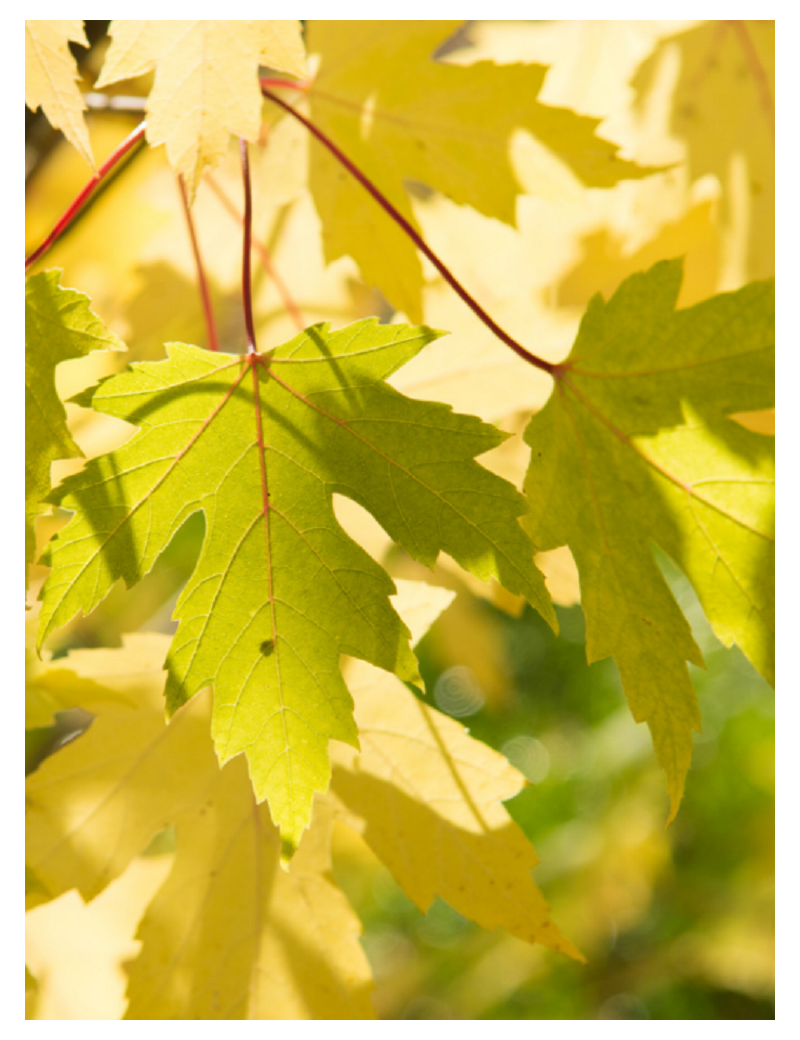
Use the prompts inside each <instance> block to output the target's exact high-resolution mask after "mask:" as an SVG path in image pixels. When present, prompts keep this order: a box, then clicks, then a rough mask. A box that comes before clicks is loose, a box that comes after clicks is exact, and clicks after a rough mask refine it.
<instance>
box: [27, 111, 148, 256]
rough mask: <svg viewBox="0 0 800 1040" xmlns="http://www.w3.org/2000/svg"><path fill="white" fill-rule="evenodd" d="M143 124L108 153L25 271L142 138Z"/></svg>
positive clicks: (45, 250) (67, 225)
mask: <svg viewBox="0 0 800 1040" xmlns="http://www.w3.org/2000/svg"><path fill="white" fill-rule="evenodd" d="M144 131H145V124H144V123H140V124H139V125H138V126H137V127H136V129H135V130H134V131H133V132H132V133H131V134H129V135H128V136H127V137H126V138H125V140H124V141H123V142H122V144H120V145H117V147H116V148H115V149H114V151H113V152H112V153H111V155H109V157H108V158H107V159H106V161H105V162H104V163H102V165H100V166H99V167H98V169H97V173H95V175H94V176H93V177H92V178H91V180H90V181H89V182H88V183H87V184H86V186H85V187H84V188H83V190H82V191H81V192H80V194H79V195H78V196H77V197H76V198H75V199H74V200H73V201H72V202H71V203H70V205H69V206H68V207H67V209H66V210H65V212H64V214H63V215H62V216H61V218H60V219H59V220H58V222H57V223H56V225H55V227H54V228H53V230H52V231H51V232H50V234H49V235H48V236H47V238H46V239H45V240H44V242H42V244H41V245H40V246H39V247H38V248H36V249H34V251H33V252H32V253H31V255H30V256H29V257H27V258H26V260H25V270H26V271H27V270H28V268H29V267H30V266H31V264H34V263H36V261H37V260H38V259H39V257H41V256H44V254H45V253H46V252H47V250H48V249H49V248H50V247H51V246H52V245H53V243H54V242H55V241H56V240H57V239H58V238H60V236H61V235H62V234H63V233H64V231H65V230H66V229H67V228H68V227H69V225H70V224H71V223H72V221H73V220H74V219H75V216H76V215H77V213H78V212H79V211H80V210H81V209H82V208H83V206H84V205H85V204H86V201H87V200H88V198H89V196H90V195H91V194H92V193H93V192H94V190H95V188H96V187H97V186H98V184H100V182H101V181H102V180H103V178H104V177H105V176H106V175H107V174H108V173H109V171H110V170H112V169H113V168H114V167H115V166H116V165H117V163H118V162H119V161H120V159H122V158H123V157H124V156H125V155H127V154H128V152H129V151H130V150H131V149H132V148H134V147H135V146H136V145H137V144H138V143H139V142H140V141H141V140H142V139H143V138H144Z"/></svg>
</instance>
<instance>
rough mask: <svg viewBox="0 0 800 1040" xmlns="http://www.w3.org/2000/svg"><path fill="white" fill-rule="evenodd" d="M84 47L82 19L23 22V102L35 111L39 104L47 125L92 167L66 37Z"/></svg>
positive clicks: (84, 105)
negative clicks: (61, 135) (62, 135)
mask: <svg viewBox="0 0 800 1040" xmlns="http://www.w3.org/2000/svg"><path fill="white" fill-rule="evenodd" d="M70 40H72V41H73V42H74V43H79V44H81V46H83V47H88V46H89V42H88V40H87V39H86V36H85V34H84V31H83V22H82V21H81V20H80V19H76V20H74V21H56V20H54V21H32V22H28V21H26V22H25V104H26V105H27V106H28V108H29V109H31V111H32V112H35V111H36V109H37V108H38V107H39V105H41V106H42V111H43V112H44V114H45V115H46V116H47V118H48V120H49V122H50V125H51V126H52V127H54V128H55V129H56V130H63V132H64V136H65V137H66V138H67V140H68V141H69V142H70V144H72V145H74V146H75V147H76V148H77V149H78V151H79V152H80V153H81V155H82V156H83V158H84V159H85V160H86V161H87V163H88V164H89V165H90V166H91V167H92V168H93V169H94V159H93V157H92V145H91V143H90V141H89V131H88V130H87V129H86V122H85V121H84V118H83V113H84V111H85V109H86V103H85V102H84V100H83V95H82V94H81V92H80V90H79V89H78V85H77V83H76V82H75V81H76V80H77V79H79V78H80V77H79V75H78V67H77V65H76V63H75V59H74V58H73V57H72V55H71V54H70V52H69V41H70Z"/></svg>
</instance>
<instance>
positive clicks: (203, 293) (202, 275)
mask: <svg viewBox="0 0 800 1040" xmlns="http://www.w3.org/2000/svg"><path fill="white" fill-rule="evenodd" d="M178 187H179V188H180V190H181V201H182V202H183V212H184V215H185V217H186V224H187V226H188V228H189V238H190V239H191V243H192V252H193V253H194V262H195V266H196V268H197V284H198V287H199V289H200V298H201V300H202V301H203V314H204V316H205V319H206V334H207V336H208V347H209V350H217V351H218V350H219V340H218V339H217V325H216V322H215V321H214V310H213V308H212V306H211V294H210V293H209V291H208V281H207V280H206V272H205V269H204V267H203V260H202V258H201V256H200V246H199V245H198V242H197V234H196V232H195V227H194V220H193V219H192V211H191V208H190V206H189V196H188V195H187V193H186V183H185V182H184V179H183V176H182V175H181V174H178Z"/></svg>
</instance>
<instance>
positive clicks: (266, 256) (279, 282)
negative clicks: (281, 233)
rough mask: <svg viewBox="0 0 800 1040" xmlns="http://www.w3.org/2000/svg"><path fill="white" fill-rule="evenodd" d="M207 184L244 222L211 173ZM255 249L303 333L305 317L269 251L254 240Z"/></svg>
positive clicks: (232, 212) (224, 204) (227, 207)
mask: <svg viewBox="0 0 800 1040" xmlns="http://www.w3.org/2000/svg"><path fill="white" fill-rule="evenodd" d="M206 184H207V185H208V186H209V188H211V190H212V191H213V192H214V194H215V195H216V196H217V198H218V199H219V201H220V202H221V203H222V205H223V206H224V207H225V210H226V211H227V212H228V213H230V215H231V216H232V217H234V219H235V220H237V221H238V222H239V223H240V224H241V223H242V220H243V218H242V215H241V213H239V211H238V210H237V209H236V207H235V206H234V204H233V203H232V202H231V200H230V199H229V198H228V196H227V195H226V194H225V192H224V191H223V190H222V188H221V187H220V185H219V184H218V183H217V181H216V180H215V178H214V177H213V176H212V175H211V174H210V173H206ZM253 249H254V250H255V252H256V254H257V255H258V258H259V260H260V261H261V266H262V267H263V268H264V270H265V271H266V272H267V274H268V275H269V277H270V278H271V279H272V280H273V282H274V283H275V287H276V289H277V290H278V293H279V295H280V298H281V300H282V301H283V305H284V307H285V308H286V310H287V311H288V312H289V314H290V315H291V318H292V321H293V322H294V323H295V326H296V327H297V331H298V332H302V331H303V329H304V328H305V327H306V323H305V322H304V321H303V315H302V314H301V313H300V308H299V307H298V306H297V304H296V303H295V301H294V298H293V297H292V294H291V293H290V291H289V287H288V286H287V284H286V282H284V280H283V278H281V276H280V274H279V273H278V271H277V269H276V267H275V265H274V264H273V262H272V257H271V256H270V252H269V250H268V249H267V247H266V246H265V245H262V243H261V242H258V241H257V240H256V239H253Z"/></svg>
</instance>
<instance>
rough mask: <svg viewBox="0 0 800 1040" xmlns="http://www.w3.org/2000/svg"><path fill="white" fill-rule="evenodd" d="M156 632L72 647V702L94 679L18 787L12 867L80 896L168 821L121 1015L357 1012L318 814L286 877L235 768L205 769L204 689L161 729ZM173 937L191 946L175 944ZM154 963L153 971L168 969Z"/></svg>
mask: <svg viewBox="0 0 800 1040" xmlns="http://www.w3.org/2000/svg"><path fill="white" fill-rule="evenodd" d="M168 645H169V637H167V636H162V635H157V634H138V635H132V636H127V637H126V638H125V645H124V646H123V648H122V649H115V650H80V651H72V652H71V653H70V654H69V655H68V656H67V658H66V659H61V660H60V661H59V662H58V663H59V665H61V664H64V663H65V664H66V665H67V666H68V668H69V671H70V674H73V675H75V674H77V675H78V676H79V681H78V684H76V685H75V686H74V687H73V690H74V693H75V699H76V703H78V704H80V703H82V701H83V698H82V696H81V694H80V688H79V683H80V681H83V682H84V683H86V685H87V690H86V694H87V696H88V697H89V698H93V691H94V689H96V688H97V686H98V685H99V684H98V682H97V680H99V681H100V683H102V686H103V688H107V689H110V690H111V691H112V692H113V693H114V694H115V695H116V699H113V700H107V701H105V702H103V703H99V702H94V701H93V710H94V711H95V712H96V716H97V717H96V718H95V720H94V721H93V723H92V725H91V727H90V728H89V729H88V730H87V731H86V732H85V733H83V734H81V736H80V737H79V738H78V739H77V740H75V741H72V742H71V743H70V744H68V745H66V746H65V747H63V748H61V749H60V750H59V751H58V752H57V753H56V754H54V755H52V756H51V757H49V758H48V759H46V760H45V762H43V763H42V765H41V766H40V767H39V769H38V770H37V771H36V772H35V773H33V774H32V775H31V776H30V777H28V780H27V788H26V796H27V817H26V863H27V869H28V870H29V871H31V872H32V874H33V876H34V877H35V878H36V879H37V880H38V882H39V883H40V885H41V886H42V888H43V889H44V891H45V892H46V893H47V894H48V895H49V896H50V897H51V898H52V897H55V896H58V895H60V894H62V893H64V892H67V891H69V890H70V889H72V888H77V889H78V891H79V892H80V894H81V896H82V897H83V898H84V899H86V900H88V899H92V898H94V897H95V896H96V895H98V894H99V893H100V892H101V891H103V889H104V888H105V887H106V886H107V885H108V884H109V883H110V882H111V881H112V880H113V879H114V878H116V877H119V876H120V875H121V874H122V873H123V872H124V871H125V870H126V868H128V866H129V864H130V863H131V862H132V860H133V858H134V857H135V856H137V855H138V854H139V853H140V852H141V851H143V849H144V848H145V847H146V846H147V845H148V844H149V842H150V840H151V839H152V838H153V837H154V836H155V835H156V834H157V833H158V832H159V831H161V830H162V829H163V828H164V826H165V825H166V824H167V823H173V822H174V823H175V829H176V855H175V859H174V862H173V865H172V869H171V872H170V874H169V876H168V878H167V880H166V882H165V883H164V885H163V887H162V889H161V891H160V892H159V893H158V894H157V896H156V897H155V899H154V900H153V902H152V903H151V904H150V907H149V908H148V910H147V911H146V913H145V916H144V917H143V919H142V922H141V924H140V928H139V932H138V933H137V935H138V938H139V939H140V940H141V941H142V949H141V953H140V954H139V956H138V958H137V959H136V960H135V961H134V962H133V965H132V967H131V970H130V984H129V991H128V995H129V1001H130V1003H129V1007H128V1011H127V1014H126V1017H127V1018H216V1019H219V1018H309V1017H312V1018H313V1017H318V1018H371V1017H374V1012H373V1011H372V1008H371V1005H370V1002H369V997H368V990H369V988H370V987H371V977H370V972H369V966H368V964H367V962H366V958H365V957H364V953H363V951H362V949H361V947H360V945H359V943H358V935H359V933H360V924H359V921H358V918H357V917H356V916H355V914H354V913H353V911H352V910H351V909H350V908H349V906H348V905H347V903H346V901H345V899H344V897H343V896H342V894H341V893H340V892H339V891H337V889H336V888H335V886H334V885H333V884H332V882H331V880H330V876H329V874H330V854H329V837H330V815H329V814H328V815H327V816H326V815H325V814H324V812H323V813H319V814H318V817H317V818H315V821H314V826H313V827H312V829H311V830H310V831H309V832H308V833H307V834H306V835H305V837H304V839H303V842H302V844H301V846H300V849H299V850H298V853H297V855H296V856H295V857H294V859H293V861H292V869H291V872H286V871H284V870H282V869H281V868H280V852H281V842H280V839H279V836H278V832H277V830H276V829H275V827H274V826H273V824H272V823H271V821H270V819H269V814H268V811H267V809H266V807H262V808H261V809H259V808H258V807H257V806H256V805H255V804H254V801H253V792H252V787H251V785H250V782H249V780H248V777H247V771H246V768H245V763H244V762H243V761H242V760H241V759H239V760H236V761H234V762H231V763H229V764H228V765H227V766H226V767H225V768H224V769H220V768H219V766H218V764H217V760H216V756H215V754H214V748H213V744H212V742H211V739H210V737H209V733H208V723H209V719H208V716H209V714H210V710H211V703H210V697H209V695H208V693H205V694H203V695H200V696H198V697H196V698H195V699H194V700H193V701H192V702H191V703H190V704H187V705H185V706H184V707H183V708H182V709H181V710H180V711H178V712H177V713H176V715H175V717H174V718H173V719H172V720H171V722H170V723H169V725H167V723H166V721H165V719H164V712H163V686H164V678H165V676H164V672H163V670H162V668H161V662H162V661H163V658H164V654H165V652H166V649H167V647H168ZM187 936H191V939H190V940H189V941H187ZM167 966H168V967H167Z"/></svg>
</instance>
